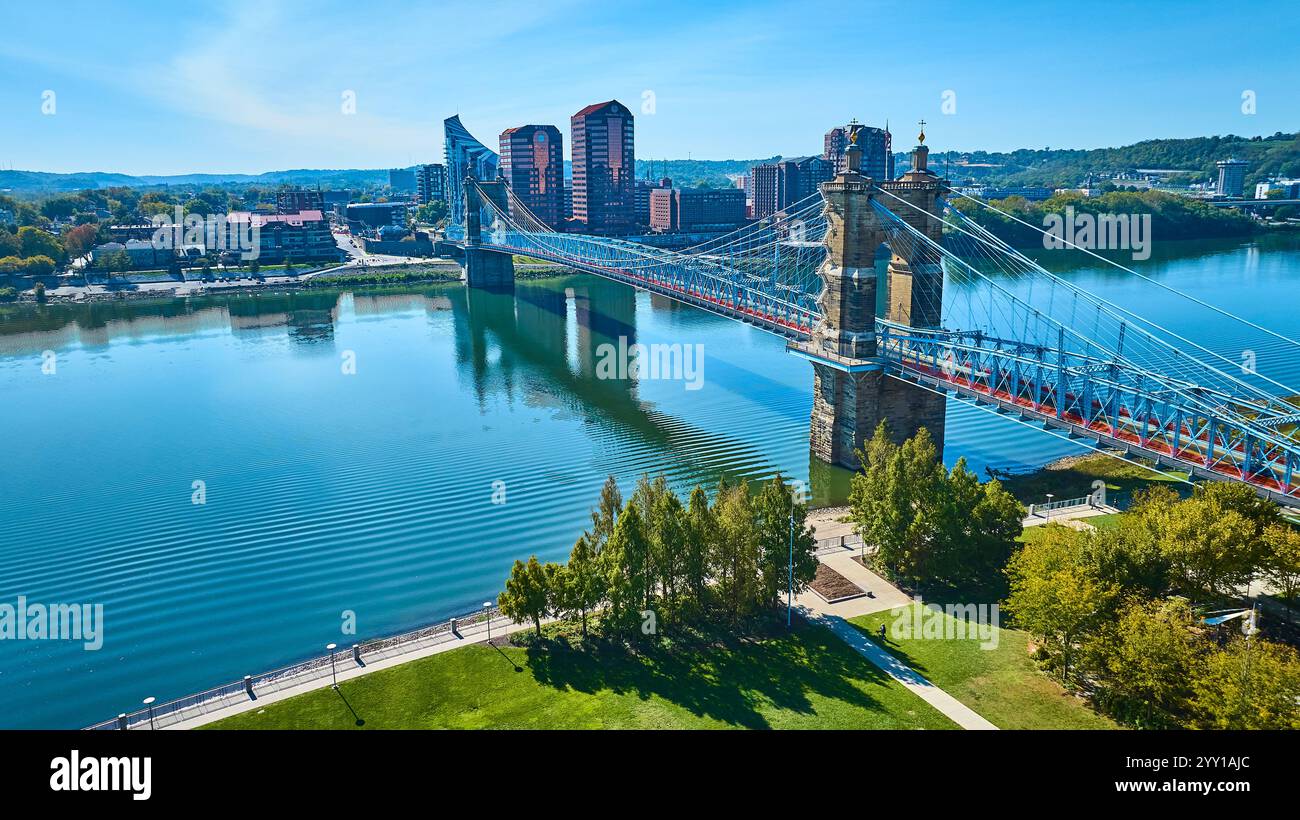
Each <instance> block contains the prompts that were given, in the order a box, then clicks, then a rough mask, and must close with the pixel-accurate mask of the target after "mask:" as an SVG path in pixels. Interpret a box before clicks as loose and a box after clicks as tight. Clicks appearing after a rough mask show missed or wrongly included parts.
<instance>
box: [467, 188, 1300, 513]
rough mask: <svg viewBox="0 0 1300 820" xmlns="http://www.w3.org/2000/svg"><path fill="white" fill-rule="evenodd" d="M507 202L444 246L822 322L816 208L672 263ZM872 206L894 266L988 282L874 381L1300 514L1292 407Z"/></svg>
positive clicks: (960, 225) (910, 342) (1093, 299)
mask: <svg viewBox="0 0 1300 820" xmlns="http://www.w3.org/2000/svg"><path fill="white" fill-rule="evenodd" d="M468 184H471V185H472V184H476V183H474V182H473V181H472V180H471V181H470V182H469V183H468ZM507 191H508V189H507ZM877 194H878V195H879V196H881V197H883V196H888V194H887V192H883V191H878V192H877ZM508 196H509V202H508V203H506V205H505V206H504V207H503V206H502V204H500V203H495V202H493V201H492V200H491V198H490V197H488V196H486V195H484V196H483V197H482V202H483V205H482V218H481V225H482V226H483V229H482V231H481V235H480V237H479V239H478V242H474V241H473V238H472V237H468V236H466V235H465V233H464V230H463V225H460V224H457V225H455V226H453V227H452V229H451V230H450V231H449V232H448V237H449V239H455V240H460V241H462V242H464V243H466V244H467V247H473V248H475V249H477V250H478V251H479V252H483V251H487V252H499V253H508V254H515V255H521V256H527V257H532V258H535V259H540V260H545V261H548V262H553V263H558V264H562V265H566V266H569V267H572V268H574V269H577V270H581V271H586V272H589V273H593V274H596V275H599V276H603V277H606V278H609V279H613V280H616V281H620V282H624V283H627V284H629V285H632V286H634V287H638V288H642V289H645V290H648V291H650V292H653V293H658V294H660V295H662V296H666V297H668V298H672V299H676V300H678V301H681V302H684V303H686V304H690V305H694V306H696V307H699V308H702V309H704V310H708V311H710V312H712V313H715V314H718V315H721V316H726V317H729V318H733V319H736V320H738V321H742V322H745V323H748V324H751V325H754V326H756V327H759V328H762V329H764V330H767V331H770V332H773V333H776V334H779V335H781V336H784V337H785V338H787V339H788V340H790V341H791V342H793V343H799V342H806V341H807V340H808V339H809V338H810V337H811V335H812V333H813V330H814V328H815V327H816V326H817V324H818V322H819V321H821V318H822V311H821V308H820V307H819V304H818V300H819V297H820V295H821V291H822V280H821V277H820V276H819V275H818V272H817V269H818V266H819V265H820V264H821V263H822V262H823V261H824V259H825V250H824V246H823V240H824V237H825V232H826V224H827V223H826V220H825V217H824V216H823V213H822V210H823V208H824V203H823V202H822V200H821V197H820V195H816V196H814V197H812V198H810V199H809V200H805V201H804V202H801V203H797V204H796V205H795V206H792V207H791V208H789V209H787V212H786V213H784V214H779V215H777V216H776V217H774V218H771V219H768V220H765V221H763V222H761V223H759V224H756V225H752V226H749V227H747V228H744V229H742V230H739V231H736V232H733V233H731V234H727V235H725V236H722V237H719V238H717V239H714V240H711V241H709V242H706V243H704V244H701V245H698V246H695V247H692V248H687V249H685V250H678V251H669V250H664V249H661V248H656V247H652V246H650V245H647V244H642V243H638V242H633V241H629V240H626V239H618V238H612V237H603V236H591V235H585V234H574V233H559V232H556V231H554V230H552V229H551V228H549V227H547V226H546V225H545V224H544V223H542V222H541V221H540V220H537V219H536V218H534V217H533V216H532V215H531V214H530V213H529V212H528V209H527V208H526V207H525V206H524V205H523V203H522V202H519V201H518V199H517V197H515V195H514V193H513V192H508ZM874 205H875V207H876V208H877V209H878V210H879V211H880V213H879V218H880V219H881V221H882V223H884V224H885V225H886V226H887V229H888V231H889V234H890V249H891V251H892V253H894V254H898V255H900V256H902V257H904V258H905V259H907V260H909V262H912V263H916V262H926V261H928V262H935V263H938V264H941V265H942V266H943V269H944V271H945V275H946V277H948V278H950V279H951V278H954V277H962V276H965V277H974V278H980V279H983V280H985V281H984V284H986V285H987V287H984V288H982V289H981V290H980V291H979V292H980V293H981V294H982V296H979V297H969V298H967V299H966V301H965V302H963V303H960V304H952V305H944V306H943V311H942V313H943V316H944V324H945V325H949V326H945V327H936V328H917V327H910V326H907V325H903V324H898V323H891V322H888V321H884V320H878V321H877V325H876V351H877V355H876V357H874V358H873V359H871V360H870V361H869V362H868V363H867V366H868V367H869V368H874V369H880V370H882V371H883V372H885V373H886V374H888V375H889V376H891V377H894V378H897V379H900V380H903V381H906V382H909V383H912V384H914V385H918V386H920V387H923V388H926V389H930V390H936V391H940V392H943V393H945V394H947V395H949V396H952V397H954V398H956V399H958V400H961V401H965V402H968V403H971V404H974V405H977V406H980V407H983V408H985V409H989V410H992V411H994V412H997V413H1001V414H1007V415H1012V416H1014V417H1016V418H1017V419H1018V420H1020V421H1025V422H1030V423H1034V424H1038V425H1041V426H1042V427H1044V428H1045V429H1048V430H1053V431H1055V432H1057V433H1059V434H1063V435H1065V436H1067V437H1069V438H1072V439H1076V440H1079V441H1080V442H1081V443H1085V444H1089V445H1091V446H1096V447H1097V448H1099V449H1112V448H1113V449H1117V450H1120V451H1122V452H1124V453H1127V454H1130V455H1133V456H1140V457H1143V458H1146V459H1150V460H1152V461H1154V462H1156V463H1157V464H1161V465H1165V466H1167V467H1170V468H1174V469H1178V470H1183V471H1186V472H1187V473H1188V474H1189V475H1191V476H1193V477H1202V478H1208V479H1216V480H1228V481H1237V482H1242V483H1245V484H1248V485H1250V486H1251V487H1253V488H1254V489H1255V490H1256V491H1257V492H1259V493H1260V494H1261V495H1264V496H1266V497H1269V498H1272V499H1274V500H1276V501H1278V502H1280V503H1283V504H1286V505H1289V506H1297V507H1300V433H1298V432H1297V430H1298V429H1300V396H1297V391H1294V390H1289V389H1287V388H1286V387H1285V386H1284V385H1280V384H1277V383H1275V382H1274V383H1265V382H1266V380H1261V379H1257V378H1256V379H1251V378H1242V377H1240V376H1238V375H1236V374H1234V373H1232V372H1231V369H1230V367H1228V360H1227V359H1226V358H1225V357H1223V356H1220V355H1218V354H1216V353H1214V352H1213V351H1208V350H1206V349H1204V348H1202V347H1199V346H1198V345H1196V344H1195V343H1194V342H1191V341H1190V340H1186V339H1183V338H1182V337H1178V336H1177V335H1176V334H1172V333H1170V332H1168V331H1165V330H1164V329H1162V328H1159V327H1158V326H1156V325H1154V324H1152V323H1150V322H1146V321H1145V320H1143V319H1142V317H1140V316H1138V315H1136V314H1133V313H1132V312H1131V311H1128V310H1127V309H1126V308H1123V307H1121V306H1118V305H1114V304H1111V303H1109V302H1106V301H1105V300H1103V299H1101V298H1100V297H1097V296H1095V295H1093V294H1091V293H1090V292H1087V291H1085V290H1082V289H1080V288H1078V287H1076V286H1074V285H1072V284H1070V283H1068V282H1065V281H1064V280H1061V279H1059V278H1057V277H1055V276H1054V275H1053V274H1051V273H1050V272H1048V271H1046V270H1045V269H1043V268H1042V267H1041V266H1039V265H1038V264H1037V263H1034V262H1031V261H1029V260H1028V259H1026V258H1025V257H1024V256H1023V255H1021V254H1019V253H1017V252H1016V251H1014V250H1013V249H1011V248H1010V247H1008V246H1006V245H1005V244H1004V243H1002V242H1001V241H1000V240H997V239H996V238H995V237H993V236H992V235H991V234H989V233H988V232H987V231H984V230H982V229H981V228H979V227H978V226H977V225H975V224H974V223H973V222H972V221H971V220H969V219H967V218H965V217H964V215H963V214H962V213H961V212H960V211H958V210H957V209H955V208H952V207H951V206H949V207H948V208H947V210H946V211H945V219H944V224H945V240H944V242H943V243H936V242H934V241H933V240H931V239H930V238H928V237H926V236H924V235H922V234H920V232H919V231H917V230H916V229H915V228H913V227H911V226H910V225H909V224H908V223H907V220H905V219H903V218H902V217H900V216H899V215H898V214H896V213H894V210H896V209H897V206H894V208H891V207H888V206H886V205H884V204H882V203H881V202H879V201H875V202H874ZM456 232H459V233H456ZM1029 277H1032V281H1033V282H1035V283H1038V284H1035V285H1034V286H1033V287H1038V288H1039V290H1038V291H1037V293H1036V296H1035V297H1034V298H1032V299H1031V298H1029V297H1028V296H1026V295H1024V294H1021V293H1017V292H1016V290H1015V288H1014V287H1012V286H1010V285H1009V284H1008V283H1009V282H1010V283H1015V282H1021V281H1026V279H1027V278H1029ZM1030 292H1031V293H1033V291H1032V289H1031V291H1030ZM963 314H964V315H963ZM1275 335H1276V334H1275ZM1279 338H1285V337H1279ZM1287 341H1291V340H1289V339H1288V340H1287ZM1292 343H1293V344H1295V343H1294V342H1292Z"/></svg>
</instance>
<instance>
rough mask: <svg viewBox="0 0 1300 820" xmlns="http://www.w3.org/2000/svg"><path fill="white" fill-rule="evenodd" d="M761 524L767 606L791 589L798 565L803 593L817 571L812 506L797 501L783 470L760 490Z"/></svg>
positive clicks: (797, 584)
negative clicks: (792, 570)
mask: <svg viewBox="0 0 1300 820" xmlns="http://www.w3.org/2000/svg"><path fill="white" fill-rule="evenodd" d="M755 512H756V513H757V528H758V533H757V537H758V558H759V577H760V579H761V592H760V593H759V594H760V598H761V600H762V602H763V603H764V604H766V605H767V606H772V605H773V604H776V603H778V598H779V596H782V595H784V594H785V593H786V592H787V591H789V590H790V568H791V565H792V564H791V562H792V561H793V567H794V592H795V593H799V592H801V591H802V590H803V589H805V588H806V587H807V586H808V584H809V583H811V582H812V579H813V577H814V576H816V575H817V563H818V562H817V541H816V539H815V538H813V534H812V531H811V530H809V529H808V524H807V519H808V507H807V505H806V504H800V503H797V502H796V499H795V495H794V488H793V487H790V486H787V485H786V483H785V479H784V478H782V476H781V474H780V473H777V474H776V478H774V479H773V480H772V481H770V482H768V483H767V485H766V486H764V487H763V489H762V491H761V492H760V493H759V494H758V499H757V501H756V503H755Z"/></svg>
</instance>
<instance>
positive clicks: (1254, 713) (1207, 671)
mask: <svg viewBox="0 0 1300 820" xmlns="http://www.w3.org/2000/svg"><path fill="white" fill-rule="evenodd" d="M1193 689H1194V692H1195V694H1194V696H1193V699H1192V711H1193V714H1194V717H1195V720H1196V723H1197V725H1199V726H1202V727H1205V728H1208V729H1300V658H1298V657H1297V655H1296V651H1295V650H1294V649H1292V648H1291V647H1289V646H1285V645H1283V644H1278V643H1272V642H1270V641H1264V640H1260V639H1259V638H1250V639H1246V638H1241V637H1238V638H1234V639H1233V640H1232V641H1231V642H1230V643H1229V644H1228V645H1227V646H1226V647H1225V648H1224V649H1223V650H1222V651H1219V652H1214V653H1213V654H1211V655H1210V656H1209V657H1208V658H1207V659H1206V661H1205V663H1204V664H1203V665H1202V667H1201V669H1200V673H1199V674H1198V675H1197V677H1196V679H1195V680H1194V681H1193Z"/></svg>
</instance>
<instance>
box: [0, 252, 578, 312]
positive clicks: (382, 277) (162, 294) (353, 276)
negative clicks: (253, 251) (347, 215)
mask: <svg viewBox="0 0 1300 820" xmlns="http://www.w3.org/2000/svg"><path fill="white" fill-rule="evenodd" d="M576 273H579V271H577V270H575V269H573V268H570V267H567V266H563V265H548V264H537V265H520V266H518V267H516V269H515V279H516V280H517V281H533V280H541V279H552V278H555V277H557V276H569V275H573V274H576ZM463 278H464V273H463V271H462V269H461V267H460V265H458V264H457V263H455V262H446V263H437V262H435V263H408V264H400V265H369V266H365V267H360V266H353V265H344V266H340V267H338V268H327V269H324V270H320V271H308V272H304V273H302V274H298V275H289V276H284V275H282V276H258V277H256V278H254V277H252V276H246V277H243V278H239V279H234V278H231V279H218V280H215V281H200V280H195V279H189V280H177V279H160V280H158V281H152V282H138V283H133V284H129V285H117V286H106V285H69V286H63V287H59V288H52V289H50V290H48V291H46V293H45V301H44V304H68V303H84V302H107V301H116V300H123V299H164V298H174V297H191V296H193V297H203V296H211V295H217V294H226V293H264V292H273V293H278V292H285V291H295V290H307V289H311V288H322V287H364V286H382V285H427V284H438V283H444V282H459V281H462V279H463ZM40 303H41V302H40V300H38V299H37V298H36V295H35V293H34V292H33V291H24V292H22V293H20V294H17V295H16V298H12V299H9V300H6V301H4V302H3V304H10V305H21V304H40Z"/></svg>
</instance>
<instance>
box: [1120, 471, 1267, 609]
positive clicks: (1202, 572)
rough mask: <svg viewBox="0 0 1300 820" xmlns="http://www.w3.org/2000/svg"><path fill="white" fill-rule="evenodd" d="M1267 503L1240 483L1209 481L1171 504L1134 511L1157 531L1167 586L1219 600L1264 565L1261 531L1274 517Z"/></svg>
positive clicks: (1184, 592)
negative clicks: (1209, 482)
mask: <svg viewBox="0 0 1300 820" xmlns="http://www.w3.org/2000/svg"><path fill="white" fill-rule="evenodd" d="M1257 501H1258V502H1262V503H1263V505H1261V504H1260V503H1257ZM1272 506H1273V505H1271V504H1269V503H1268V502H1264V501H1263V499H1258V497H1257V496H1256V495H1255V493H1254V491H1253V490H1251V489H1250V488H1249V487H1247V486H1245V485H1230V484H1226V483H1214V484H1208V485H1202V486H1201V487H1198V488H1197V490H1196V492H1194V493H1193V494H1192V496H1191V497H1190V498H1187V499H1184V500H1182V501H1179V502H1177V503H1175V504H1169V503H1167V498H1166V499H1165V500H1162V501H1160V502H1158V503H1156V502H1154V501H1153V502H1149V503H1148V504H1147V505H1145V506H1144V507H1143V508H1142V509H1141V511H1140V514H1141V515H1142V516H1144V517H1146V518H1147V520H1148V526H1150V527H1151V529H1152V530H1153V531H1155V532H1157V533H1158V539H1159V540H1158V543H1159V544H1160V552H1161V554H1162V555H1163V556H1164V557H1165V559H1166V560H1167V561H1168V563H1169V571H1170V583H1171V584H1172V586H1173V588H1174V589H1175V590H1176V591H1178V592H1181V593H1182V594H1184V595H1188V596H1191V597H1194V598H1207V597H1208V598H1220V597H1224V596H1231V595H1235V594H1236V593H1237V591H1238V590H1239V589H1240V588H1241V587H1243V586H1244V585H1245V584H1247V583H1248V582H1249V581H1250V578H1251V576H1252V575H1253V574H1254V573H1255V571H1256V570H1257V569H1258V568H1259V567H1260V566H1261V565H1262V564H1263V563H1264V557H1265V551H1266V548H1265V546H1264V539H1263V536H1264V530H1265V529H1266V528H1267V527H1268V526H1269V524H1270V523H1272V522H1274V521H1275V520H1276V517H1277V512H1276V509H1275V508H1274V509H1272V510H1270V507H1272Z"/></svg>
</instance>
